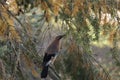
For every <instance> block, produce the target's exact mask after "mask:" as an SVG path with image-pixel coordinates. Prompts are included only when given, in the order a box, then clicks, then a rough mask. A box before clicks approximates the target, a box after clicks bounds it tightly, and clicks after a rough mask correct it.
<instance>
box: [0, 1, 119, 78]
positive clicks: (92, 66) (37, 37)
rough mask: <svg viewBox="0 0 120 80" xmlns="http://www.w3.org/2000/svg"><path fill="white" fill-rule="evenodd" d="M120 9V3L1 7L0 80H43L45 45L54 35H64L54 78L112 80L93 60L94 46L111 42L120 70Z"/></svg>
mask: <svg viewBox="0 0 120 80" xmlns="http://www.w3.org/2000/svg"><path fill="white" fill-rule="evenodd" d="M6 3H8V4H6ZM119 4H120V1H119V0H57V1H56V0H7V2H5V1H4V0H2V1H0V79H2V80H6V79H8V80H40V72H41V61H42V53H43V52H44V51H45V50H44V49H43V47H44V45H45V46H47V45H46V44H47V42H49V40H52V38H51V37H50V36H51V35H54V34H60V33H65V34H66V36H67V37H66V38H65V40H64V42H63V43H64V46H63V52H61V53H63V55H60V57H59V58H58V59H57V60H56V62H55V69H56V71H57V73H56V71H54V70H55V69H53V68H52V67H51V68H50V74H49V76H50V77H51V78H52V79H55V80H56V79H59V78H58V77H61V79H62V80H63V79H64V80H67V79H70V80H78V79H82V80H110V79H111V76H110V75H109V74H108V72H107V71H106V70H105V69H104V68H103V67H102V65H101V64H100V63H99V62H98V61H97V60H96V59H95V58H94V57H93V56H92V53H93V52H92V50H91V43H92V42H95V41H98V42H99V41H100V39H101V38H102V39H103V40H104V39H106V38H107V41H109V43H110V45H111V55H112V58H113V59H114V60H115V62H116V63H117V66H120V65H119V63H120V60H119V59H120V56H119V44H117V43H119V42H120V29H119V26H120V14H119V13H120V6H119ZM35 8H36V9H37V10H38V9H39V10H38V11H40V12H37V10H36V9H35ZM32 10H33V11H32ZM28 12H29V13H28ZM28 15H30V16H29V18H28V17H27V18H26V16H28ZM58 24H59V25H58ZM56 25H57V27H56ZM43 42H44V43H43ZM39 46H40V47H42V49H39ZM38 53H40V54H38ZM58 73H60V74H61V76H59V75H58ZM68 76H70V78H69V77H68Z"/></svg>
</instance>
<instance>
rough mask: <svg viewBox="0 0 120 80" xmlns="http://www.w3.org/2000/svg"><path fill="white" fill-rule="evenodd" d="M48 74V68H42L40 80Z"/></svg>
mask: <svg viewBox="0 0 120 80" xmlns="http://www.w3.org/2000/svg"><path fill="white" fill-rule="evenodd" d="M47 74H48V66H43V69H42V72H41V78H46V77H47Z"/></svg>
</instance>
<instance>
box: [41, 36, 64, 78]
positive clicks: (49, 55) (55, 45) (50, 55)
mask: <svg viewBox="0 0 120 80" xmlns="http://www.w3.org/2000/svg"><path fill="white" fill-rule="evenodd" d="M64 36H65V35H59V36H56V38H55V39H54V40H53V42H52V43H51V44H50V45H49V46H48V48H47V50H46V52H45V55H44V58H43V63H42V66H43V67H42V72H41V78H46V77H47V74H48V68H49V64H50V63H53V62H54V60H55V58H56V56H57V55H58V51H59V41H60V39H62V38H63V37H64Z"/></svg>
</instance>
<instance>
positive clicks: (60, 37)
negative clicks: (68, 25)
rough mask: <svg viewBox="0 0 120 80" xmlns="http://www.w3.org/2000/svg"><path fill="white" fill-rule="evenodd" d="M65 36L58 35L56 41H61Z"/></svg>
mask: <svg viewBox="0 0 120 80" xmlns="http://www.w3.org/2000/svg"><path fill="white" fill-rule="evenodd" d="M64 36H65V35H59V36H56V38H55V39H56V40H60V39H62V38H63V37H64Z"/></svg>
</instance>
